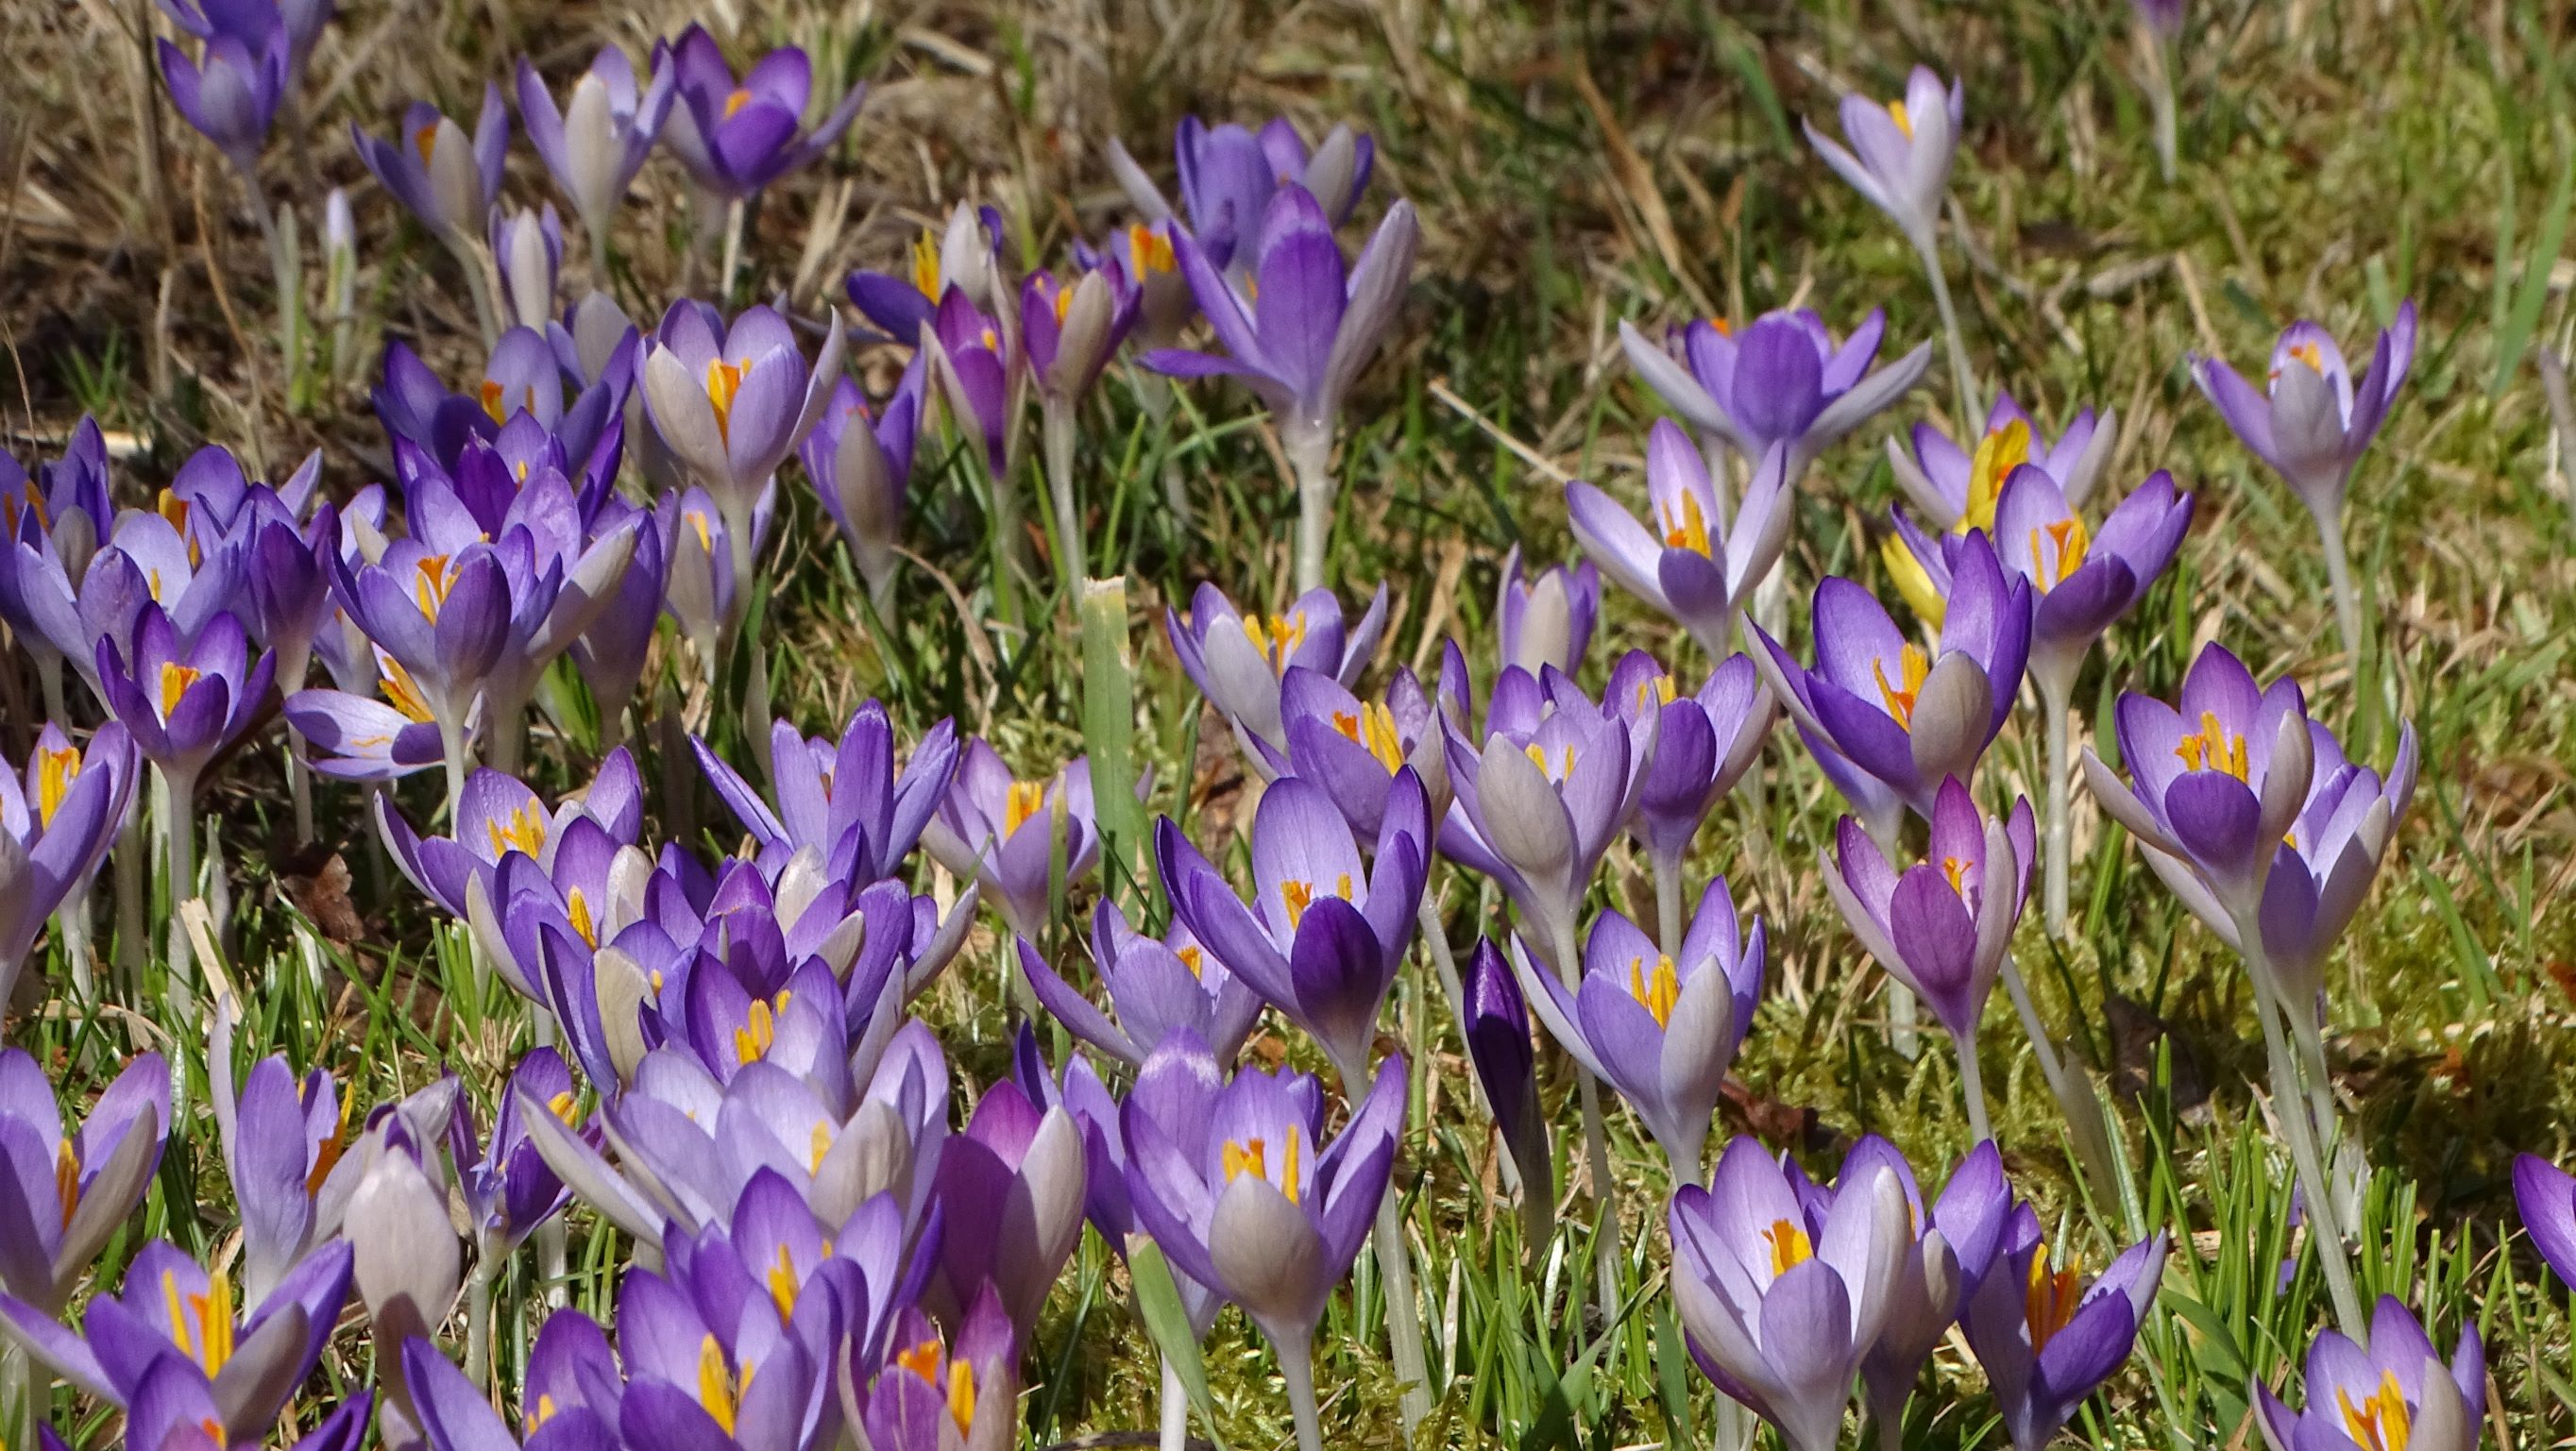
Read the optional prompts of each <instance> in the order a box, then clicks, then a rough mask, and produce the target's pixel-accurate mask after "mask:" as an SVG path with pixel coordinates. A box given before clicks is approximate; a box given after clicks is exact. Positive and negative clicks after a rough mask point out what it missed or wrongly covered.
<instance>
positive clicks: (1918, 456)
mask: <svg viewBox="0 0 2576 1451" xmlns="http://www.w3.org/2000/svg"><path fill="white" fill-rule="evenodd" d="M1912 439H1913V446H1912V447H1911V448H1910V449H1908V448H1903V447H1899V446H1898V444H1897V441H1896V438H1895V436H1894V435H1892V434H1891V435H1889V437H1888V440H1887V463H1888V467H1889V469H1890V470H1891V471H1893V472H1894V473H1895V475H1896V483H1897V487H1899V488H1901V489H1903V490H1904V491H1905V497H1906V498H1908V499H1910V500H1912V501H1913V503H1914V507H1915V508H1917V509H1920V510H1922V511H1923V516H1924V517H1925V518H1926V519H1929V520H1931V521H1932V526H1933V527H1934V528H1935V529H1938V530H1945V531H1948V532H1950V533H1954V534H1965V533H1967V532H1968V531H1969V530H1971V529H1984V530H1986V531H1988V532H1989V533H1991V532H1993V529H1994V519H1995V504H1996V502H1997V501H1998V500H2000V499H2001V498H2002V497H2003V488H2004V480H2006V479H2008V478H2010V477H2011V476H2012V473H2013V470H2015V469H2018V468H2020V467H2021V466H2022V465H2024V464H2029V465H2031V466H2033V467H2035V468H2037V469H2039V470H2040V471H2041V472H2043V473H2045V474H2047V475H2048V476H2049V477H2050V478H2051V479H2054V480H2056V481H2057V487H2058V491H2059V492H2060V493H2062V494H2063V495H2064V496H2065V498H2066V504H2067V509H2068V511H2069V512H2070V513H2071V512H2073V511H2074V510H2077V509H2081V508H2083V507H2084V503H2085V501H2086V500H2087V499H2090V498H2091V497H2092V496H2093V485H2094V484H2095V482H2096V481H2098V480H2099V479H2100V478H2101V476H2102V466H2103V465H2104V464H2107V463H2109V462H2110V461H2111V449H2112V447H2113V445H2115V444H2117V443H2118V442H2119V441H2120V420H2119V415H2118V414H2117V413H2114V412H2110V411H2107V410H2106V411H2105V412H2104V413H2103V414H2102V416H2101V417H2100V418H2098V419H2097V418H2095V417H2094V416H2093V410H2092V409H2090V408H2087V409H2084V410H2083V411H2081V412H2079V413H2077V414H2076V415H2075V417H2074V418H2073V419H2072V420H2070V421H2069V422H2068V423H2067V425H2066V430H2065V431H2064V432H2063V433H2060V434H2059V435H2058V436H2057V438H2056V440H2055V441H2054V442H2051V441H2050V440H2049V438H2048V436H2047V435H2046V434H2044V433H2042V432H2041V431H2040V427H2039V423H2038V420H2036V419H2034V418H2032V417H2031V416H2030V413H2029V411H2028V410H2027V409H2024V408H2023V407H2022V406H2021V404H2020V403H2019V402H2018V401H2017V400H2015V399H2014V397H2013V396H2012V395H2011V394H2010V393H2003V394H1998V395H1997V396H1996V398H1995V403H1994V407H1992V408H1990V409H1988V410H1987V411H1986V427H1985V432H1983V433H1981V434H1979V435H1977V439H1976V443H1975V446H1974V447H1973V448H1967V447H1962V446H1961V445H1960V444H1959V443H1954V442H1952V441H1951V439H1950V436H1949V435H1948V434H1945V433H1943V432H1942V431H1941V430H1940V429H1939V428H1937V427H1935V426H1934V425H1932V424H1930V423H1917V424H1915V425H1914V432H1913V435H1912Z"/></svg>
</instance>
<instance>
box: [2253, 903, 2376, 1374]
mask: <svg viewBox="0 0 2576 1451" xmlns="http://www.w3.org/2000/svg"><path fill="white" fill-rule="evenodd" d="M2233 915H2234V917H2235V923H2236V940H2237V950H2238V952H2239V954H2240V955H2241V956H2243V957H2244V959H2245V970H2246V972H2247V974H2248V975H2249V976H2251V977H2252V978H2253V979H2254V998H2255V1003H2254V1010H2255V1015H2256V1016H2257V1017H2259V1018H2260V1019H2261V1020H2262V1024H2263V1052H2264V1056H2265V1057H2266V1058H2268V1059H2269V1060H2270V1065H2271V1075H2272V1106H2273V1110H2274V1115H2275V1116H2276V1117H2277V1118H2279V1119H2280V1121H2281V1129H2282V1133H2283V1135H2284V1136H2285V1137H2286V1138H2287V1139H2288V1140H2289V1147H2290V1162H2291V1165H2292V1166H2293V1167H2294V1168H2295V1169H2296V1170H2297V1171H2298V1175H2299V1183H2300V1186H2301V1188H2303V1189H2304V1190H2305V1191H2306V1199H2307V1206H2308V1230H2309V1233H2308V1237H2309V1239H2310V1240H2312V1241H2313V1242H2314V1243H2315V1245H2316V1250H2317V1264H2318V1266H2319V1267H2320V1268H2321V1269H2323V1270H2324V1271H2325V1278H2326V1293H2327V1295H2328V1296H2329V1297H2330V1298H2332V1300H2333V1301H2334V1307H2335V1319H2336V1321H2337V1322H2338V1323H2339V1324H2340V1325H2341V1327H2342V1329H2343V1333H2344V1334H2346V1335H2348V1336H2350V1337H2352V1338H2353V1340H2354V1341H2356V1342H2358V1343H2360V1344H2362V1345H2365V1346H2366V1345H2368V1344H2369V1340H2370V1325H2369V1322H2368V1320H2366V1319H2365V1318H2364V1316H2363V1314H2362V1307H2361V1295H2360V1293H2359V1291H2357V1290H2356V1289H2355V1288H2354V1285H2353V1278H2352V1262H2351V1260H2350V1259H2349V1258H2347V1256H2348V1254H2349V1251H2348V1250H2347V1249H2346V1247H2345V1244H2344V1237H2343V1225H2342V1210H2341V1208H2340V1207H2339V1206H2338V1205H2337V1204H2336V1203H2335V1195H2334V1183H2333V1181H2332V1180H2330V1179H2328V1178H2327V1177H2326V1173H2325V1165H2324V1162H2323V1160H2322V1159H2321V1158H2320V1157H2319V1155H2318V1152H2317V1126H2316V1124H2315V1122H2314V1121H2313V1119H2312V1114H2313V1112H2314V1110H2313V1108H2312V1106H2311V1104H2310V1102H2309V1100H2308V1096H2307V1094H2305V1093H2304V1092H2302V1091H2301V1088H2300V1084H2299V1063H2298V1059H2297V1057H2296V1055H2295V1051H2294V1050H2293V1049H2292V1048H2291V1046H2290V1044H2289V1042H2288V1040H2287V1039H2286V1038H2285V1036H2284V1035H2283V1031H2282V1026H2281V1025H2282V1020H2283V1017H2284V1005H2283V1003H2282V1001H2281V991H2280V983H2279V981H2278V980H2277V979H2275V978H2274V977H2273V975H2272V964H2271V959H2270V958H2269V956H2268V955H2266V954H2265V952H2264V950H2263V931H2262V926H2261V924H2260V922H2259V921H2257V919H2256V916H2255V914H2254V912H2252V911H2251V910H2240V911H2237V912H2235V913H2234V914H2233Z"/></svg>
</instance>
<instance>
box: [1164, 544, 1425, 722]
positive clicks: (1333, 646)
mask: <svg viewBox="0 0 2576 1451" xmlns="http://www.w3.org/2000/svg"><path fill="white" fill-rule="evenodd" d="M1385 630H1386V589H1385V587H1384V586H1380V587H1379V589H1378V591H1377V593H1375V594H1373V595H1371V596H1370V597H1369V607H1368V612H1367V613H1366V614H1364V615H1362V616H1361V617H1360V621H1359V623H1358V624H1357V625H1356V626H1353V627H1351V628H1350V629H1349V630H1347V631H1345V630H1344V628H1343V625H1342V604H1341V601H1340V600H1338V599H1336V598H1335V597H1334V595H1333V592H1332V591H1331V590H1320V589H1319V590H1308V591H1307V592H1306V593H1304V594H1302V595H1299V596H1298V597H1297V599H1296V602H1295V603H1293V604H1291V605H1290V606H1289V607H1288V610H1287V612H1286V613H1284V614H1277V615H1269V616H1263V615H1261V614H1258V613H1254V614H1246V613H1244V612H1242V611H1240V610H1238V609H1236V608H1235V605H1234V601H1232V600H1230V599H1228V598H1226V596H1225V592H1224V591H1223V590H1220V589H1218V588H1217V587H1216V586H1215V585H1212V584H1202V585H1200V586H1199V588H1198V593H1196V594H1195V595H1192V596H1191V597H1190V619H1189V623H1188V624H1187V625H1186V626H1185V625H1183V624H1182V623H1181V617H1180V615H1179V614H1178V612H1176V611H1172V610H1165V611H1164V612H1163V635H1164V637H1165V638H1166V639H1168V640H1170V641H1171V642H1172V653H1173V654H1175V655H1177V656H1179V657H1180V661H1181V669H1182V670H1183V671H1184V672H1186V673H1187V674H1188V675H1189V677H1190V682H1191V683H1192V684H1194V685H1196V686H1197V687H1198V688H1199V692H1200V693H1201V694H1203V695H1205V696H1206V697H1207V698H1208V701H1209V703H1210V704H1212V705H1214V706H1215V707H1216V708H1217V709H1218V710H1219V711H1221V712H1223V713H1224V715H1225V718H1226V720H1227V721H1228V722H1229V723H1230V724H1232V725H1233V727H1234V730H1235V738H1236V740H1237V741H1239V742H1241V743H1242V744H1243V749H1244V755H1245V757H1246V758H1247V759H1249V760H1251V761H1252V762H1253V764H1254V765H1255V766H1256V767H1259V766H1263V765H1266V764H1267V758H1266V756H1265V755H1264V754H1263V753H1262V752H1261V751H1259V750H1258V749H1256V748H1255V746H1254V744H1253V743H1254V742H1256V741H1266V742H1268V743H1269V744H1270V745H1272V746H1273V747H1277V748H1281V749H1284V748H1285V747H1286V746H1287V744H1288V742H1287V739H1286V734H1285V731H1286V727H1285V723H1284V722H1283V720H1282V718H1281V705H1280V693H1281V683H1282V681H1283V680H1284V679H1285V677H1286V676H1287V673H1288V669H1289V667H1290V666H1294V665H1302V666H1305V667H1306V668H1307V669H1310V670H1315V671H1320V672H1322V673H1323V674H1325V675H1327V676H1330V677H1331V678H1332V679H1333V680H1334V681H1335V682H1337V683H1339V684H1340V685H1342V686H1344V687H1345V688H1347V687H1348V686H1350V685H1352V684H1353V683H1355V682H1356V681H1358V679H1359V677H1360V672H1361V671H1363V670H1365V669H1367V668H1368V663H1369V660H1370V659H1371V658H1372V657H1374V656H1375V655H1376V654H1377V646H1378V639H1379V637H1380V636H1381V635H1382V634H1384V633H1385Z"/></svg>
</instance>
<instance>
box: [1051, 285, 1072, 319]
mask: <svg viewBox="0 0 2576 1451" xmlns="http://www.w3.org/2000/svg"><path fill="white" fill-rule="evenodd" d="M1072 310H1073V289H1072V288H1070V287H1059V288H1057V289H1056V290H1055V325H1056V326H1057V327H1062V326H1064V319H1065V315H1066V314H1067V313H1069V312H1071V311H1072Z"/></svg>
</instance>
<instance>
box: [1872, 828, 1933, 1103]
mask: <svg viewBox="0 0 2576 1451" xmlns="http://www.w3.org/2000/svg"><path fill="white" fill-rule="evenodd" d="M1863 824H1864V826H1865V827H1866V828H1867V829H1868V831H1869V837H1870V841H1871V843H1872V844H1873V845H1875V846H1876V847H1877V848H1878V854H1879V855H1880V856H1882V857H1885V858H1886V859H1887V860H1889V861H1891V862H1893V861H1895V860H1896V859H1897V856H1896V852H1897V848H1898V847H1899V846H1901V845H1902V844H1903V843H1902V842H1900V841H1899V840H1898V838H1899V837H1901V836H1902V835H1903V834H1904V830H1905V816H1904V813H1902V812H1899V813H1897V814H1895V815H1894V816H1892V817H1890V818H1889V819H1888V820H1886V821H1884V822H1881V821H1876V820H1869V821H1865V822H1864V823H1863ZM1881 990H1882V991H1883V992H1884V993H1885V994H1886V996H1887V1046H1889V1047H1890V1048H1893V1049H1895V1050H1896V1053H1897V1056H1898V1057H1900V1058H1903V1059H1904V1060H1905V1061H1907V1062H1908V1063H1911V1062H1913V1061H1914V1059H1915V1058H1916V1057H1917V1056H1918V1055H1919V1054H1921V1053H1922V1051H1923V1038H1922V1034H1921V1031H1920V1030H1919V1028H1918V1027H1917V1024H1918V1023H1920V1021H1921V1015H1920V1014H1919V1013H1918V1011H1917V1010H1916V1004H1915V1001H1914V990H1913V989H1912V988H1909V987H1907V986H1906V985H1905V984H1903V983H1901V982H1899V981H1897V980H1896V976H1895V974H1893V973H1890V974H1888V975H1887V980H1886V982H1885V983H1884V984H1882V988H1881Z"/></svg>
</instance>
